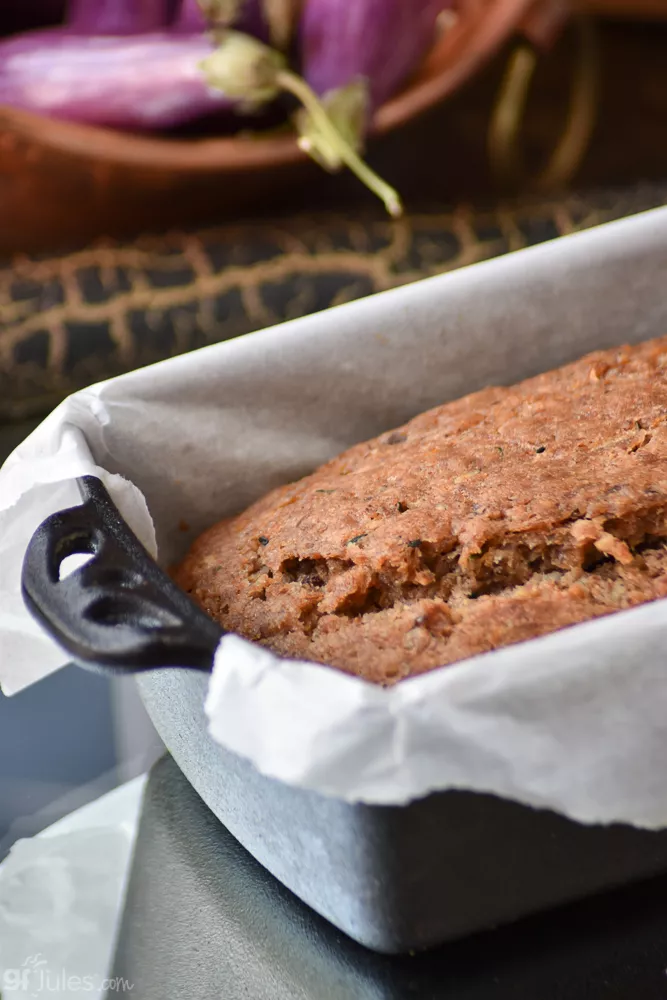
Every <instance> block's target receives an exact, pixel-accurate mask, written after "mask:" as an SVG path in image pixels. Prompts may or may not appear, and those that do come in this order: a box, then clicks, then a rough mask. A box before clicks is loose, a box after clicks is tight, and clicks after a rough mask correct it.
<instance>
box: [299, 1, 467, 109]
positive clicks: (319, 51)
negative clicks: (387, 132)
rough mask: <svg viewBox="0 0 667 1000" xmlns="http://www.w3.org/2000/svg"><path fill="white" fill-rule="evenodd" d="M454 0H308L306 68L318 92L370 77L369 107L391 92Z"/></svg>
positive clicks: (304, 33) (428, 45)
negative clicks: (439, 17) (351, 0)
mask: <svg viewBox="0 0 667 1000" xmlns="http://www.w3.org/2000/svg"><path fill="white" fill-rule="evenodd" d="M451 6H452V2H451V0H353V2H350V0H306V3H305V7H304V10H303V15H302V19H301V52H302V72H303V76H304V78H305V80H306V81H307V82H308V83H309V84H310V86H311V87H312V88H313V90H314V91H315V92H316V93H318V94H320V95H324V94H328V93H329V92H330V91H333V90H337V89H338V88H339V87H345V86H346V85H348V84H350V83H352V82H353V81H355V80H358V79H360V78H363V79H365V80H366V81H367V84H368V92H369V109H370V110H371V111H373V110H375V109H376V108H377V107H379V106H380V105H381V104H384V102H385V101H386V100H388V99H389V98H390V97H392V96H393V95H394V94H395V93H396V92H397V90H398V89H399V88H400V86H401V85H402V84H403V83H404V82H405V80H406V79H407V78H408V77H409V76H410V74H411V73H412V72H413V71H414V70H415V69H416V68H417V66H418V65H419V63H420V62H421V61H422V59H423V58H424V56H425V55H426V53H427V52H428V50H429V49H430V48H431V46H432V45H433V42H434V40H435V37H436V21H437V19H438V15H439V14H440V13H441V12H442V11H443V10H445V9H446V8H448V7H451Z"/></svg>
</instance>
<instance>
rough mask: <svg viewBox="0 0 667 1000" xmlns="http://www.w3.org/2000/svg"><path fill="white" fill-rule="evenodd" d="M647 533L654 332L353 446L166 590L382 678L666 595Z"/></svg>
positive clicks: (653, 464)
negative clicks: (179, 591) (176, 590)
mask: <svg viewBox="0 0 667 1000" xmlns="http://www.w3.org/2000/svg"><path fill="white" fill-rule="evenodd" d="M213 474H214V473H213ZM666 539H667V337H665V338H660V339H658V340H653V341H650V342H647V343H644V344H640V345H639V346H637V347H622V348H615V349H613V350H609V351H604V352H597V353H595V354H591V355H589V356H588V357H585V358H583V359H581V360H579V361H577V362H575V363H574V364H570V365H567V366H565V367H563V368H560V369H557V370H556V371H552V372H548V373H546V374H544V375H539V376H537V378H532V379H529V380H527V381H525V382H522V383H521V384H519V385H516V386H513V387H511V388H491V389H485V390H483V391H482V392H477V393H474V394H473V395H470V396H466V397H465V398H464V399H460V400H457V401H456V402H452V403H446V404H445V405H444V406H439V407H437V408H436V409H434V410H430V411H429V412H427V413H423V414H421V415H420V416H418V417H416V418H415V419H414V420H412V421H410V423H408V424H406V425H405V426H403V427H401V428H399V429H398V430H394V431H391V432H389V433H386V434H382V435H381V436H380V437H379V438H376V439H375V440H373V441H368V442H365V443H364V444H360V445H356V446H355V447H354V448H351V449H350V450H349V451H347V452H345V453H344V454H343V455H340V456H339V457H338V458H336V459H334V460H333V461H332V462H329V463H328V464H327V465H324V466H322V468H320V469H318V470H317V471H316V472H314V473H313V474H312V475H310V476H307V477H306V478H305V479H302V480H301V481H300V482H298V483H293V484H290V485H288V486H283V487H281V488H279V489H277V490H274V491H273V492H271V493H270V494H269V495H268V496H266V497H264V498H263V499H262V500H260V501H258V502H257V503H255V504H254V505H253V506H252V507H250V508H249V510H247V511H246V512H245V513H244V514H241V515H239V516H238V517H235V518H231V519H228V520H226V521H222V522H221V523H220V524H218V525H216V526H215V527H213V528H211V529H210V530H209V531H207V532H205V534H203V535H202V536H201V537H200V538H199V539H198V540H197V541H196V542H195V544H194V545H193V547H192V549H191V551H190V553H189V554H188V556H187V558H186V559H185V561H184V562H183V564H182V565H181V566H180V568H179V569H178V571H177V574H176V579H177V580H178V582H179V583H180V584H181V586H183V587H184V588H185V590H187V591H188V592H190V593H191V594H192V596H193V597H194V598H195V600H197V601H198V603H199V604H200V605H201V606H202V607H203V608H205V609H206V611H208V612H209V613H210V614H211V615H212V616H213V617H214V618H216V619H217V620H218V621H219V622H220V623H221V625H223V626H224V627H225V628H226V629H228V630H231V631H234V632H238V633H240V634H241V635H243V636H246V637H247V638H249V639H254V640H257V641H258V642H261V643H263V644H265V645H266V646H269V647H270V648H271V649H273V650H275V651H276V652H278V653H280V654H283V655H285V656H290V657H299V658H301V659H307V660H315V661H318V662H321V663H328V664H331V665H333V666H336V667H339V668H341V669H342V670H346V671H349V672H350V673H354V674H359V675H360V676H362V677H365V678H367V679H369V680H372V681H377V682H381V683H391V682H394V681H396V680H399V679H401V678H403V677H407V676H410V675H413V674H418V673H421V672H423V671H426V670H431V669H432V668H434V667H438V666H443V665H445V664H449V663H454V662H455V661H457V660H462V659H464V658H465V657H469V656H472V655H474V654H476V653H482V652H485V651H487V650H492V649H497V648H498V647H500V646H506V645H509V644H511V643H515V642H519V641H522V640H524V639H530V638H533V637H536V636H540V635H544V634H545V633H548V632H553V631H555V630H556V629H559V628H563V627H564V626H567V625H572V624H575V623H577V622H581V621H584V620H586V619H591V618H595V617H597V616H599V615H604V614H608V613H609V612H612V611H616V610H619V609H622V608H628V607H631V606H633V605H636V604H640V603H642V602H644V601H650V600H654V599H655V598H658V597H663V596H665V595H666V594H667V552H666V551H665V540H666Z"/></svg>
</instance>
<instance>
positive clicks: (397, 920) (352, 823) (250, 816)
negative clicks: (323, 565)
mask: <svg viewBox="0 0 667 1000" xmlns="http://www.w3.org/2000/svg"><path fill="white" fill-rule="evenodd" d="M79 485H80V489H81V493H82V496H83V501H84V502H83V505H82V506H80V507H75V508H72V509H70V510H66V511H62V512H60V513H58V514H54V515H52V516H51V517H49V518H48V519H47V520H46V521H44V523H43V524H42V525H41V526H40V527H39V528H38V529H37V531H36V532H35V534H34V535H33V538H32V540H31V543H30V545H29V547H28V550H27V552H26V557H25V562H24V567H23V593H24V597H25V600H26V603H27V605H28V607H29V609H30V610H31V611H32V613H33V614H34V615H35V616H36V617H37V618H38V620H39V621H40V622H41V623H42V625H43V626H44V628H45V629H46V630H47V631H48V632H49V633H50V634H51V636H52V637H53V638H54V639H55V640H56V641H57V642H59V643H60V644H61V645H62V646H63V647H64V648H65V650H67V652H68V653H69V655H70V656H71V657H72V659H73V660H74V661H75V662H77V663H79V664H80V665H82V666H85V667H88V668H91V667H92V668H94V669H97V670H103V671H112V672H115V673H137V674H138V675H139V685H140V689H141V693H142V696H143V699H144V701H145V704H146V707H147V709H148V712H149V713H150V716H151V718H152V720H153V722H154V723H155V726H156V728H157V730H158V732H159V733H160V735H161V737H162V738H163V740H164V742H165V744H166V746H167V748H168V749H169V750H170V752H171V754H172V755H173V757H174V759H175V760H176V762H177V763H178V764H179V766H180V767H181V769H182V771H183V772H184V774H185V775H186V777H187V778H188V780H189V781H190V782H191V784H192V785H193V786H194V788H195V789H196V790H197V792H198V793H199V794H200V796H201V797H202V799H203V800H204V802H206V804H207V805H208V806H209V808H210V809H211V810H212V812H213V813H214V814H215V815H216V816H217V817H218V819H220V820H221V822H222V823H223V824H224V825H225V826H226V827H227V828H228V829H229V830H230V831H231V833H232V834H233V835H234V836H235V837H236V838H237V839H238V840H239V841H240V842H241V843H242V844H243V845H244V846H245V847H246V848H247V849H248V850H249V851H250V853H251V854H253V855H254V856H255V858H257V860H258V861H260V862H261V863H262V864H263V865H264V866H265V867H266V868H267V869H268V870H269V871H270V872H272V873H273V875H275V876H276V878H278V879H279V880H280V881H281V882H282V883H284V885H286V886H287V887H288V888H289V889H291V890H292V891H293V892H294V893H295V894H296V895H297V896H299V897H300V898H301V899H302V900H304V902H306V903H308V904H309V905H310V906H311V907H312V908H313V909H314V910H316V911H317V912H318V913H320V914H322V916H324V917H326V918H327V919H328V920H330V921H331V923H332V924H334V925H335V926H336V927H338V928H340V930H342V931H344V932H345V933H346V934H348V935H349V936H350V937H351V938H353V939H354V940H356V941H358V942H360V943H361V944H364V945H366V946H368V947H369V948H372V949H374V950H376V951H379V952H385V953H401V952H405V951H409V950H412V949H415V950H417V949H425V948H429V947H433V946H435V945H437V944H441V943H443V942H445V941H448V940H451V939H454V938H457V937H461V936H463V935H465V934H468V933H471V932H473V931H478V930H482V929H485V928H489V927H492V926H494V925H496V924H501V923H507V922H510V921H513V920H516V919H517V918H519V917H522V916H525V915H527V914H529V913H533V912H536V911H539V910H545V909H548V908H550V907H553V906H555V905H557V904H559V903H562V902H565V901H566V900H572V899H575V898H578V897H583V896H586V895H590V894H592V893H596V892H599V891H601V890H604V889H606V888H610V887H612V886H617V885H620V884H622V883H625V882H630V881H633V880H636V879H641V878H646V877H649V876H651V875H654V874H656V873H657V872H660V871H663V870H665V869H667V832H657V833H656V832H648V831H639V830H635V829H633V828H631V827H627V826H622V825H614V826H606V827H602V826H597V827H587V826H583V825H580V824H578V823H574V822H572V821H570V820H568V819H565V818H564V817H562V816H559V815H557V814H556V813H553V812H550V811H546V810H535V809H531V808H528V807H526V806H523V805H519V804H517V803H513V802H507V801H503V800H501V799H499V798H496V797H494V796H491V795H480V794H477V793H468V792H458V791H449V792H439V793H435V794H432V795H429V796H428V797H426V798H424V799H421V800H419V801H416V802H413V803H411V804H409V805H407V806H403V807H396V806H368V805H351V804H348V803H346V802H343V801H342V800H337V799H334V798H327V797H324V796H321V795H318V794H316V793H314V792H309V791H303V790H301V789H298V788H294V787H291V786H289V785H286V784H283V783H281V782H278V781H275V780H273V779H270V778H267V777H265V776H263V775H262V774H260V773H259V772H258V771H257V770H256V769H255V768H254V767H253V766H252V765H251V764H250V763H249V762H248V761H246V760H244V759H242V758H240V757H238V756H236V755H234V754H231V753H229V752H228V751H226V750H224V749H223V748H222V747H221V746H219V745H218V744H217V743H215V742H214V741H213V740H212V739H211V737H210V736H209V735H208V732H207V726H206V718H205V715H204V709H203V705H204V698H205V694H206V688H207V683H208V676H207V674H208V672H209V671H210V669H211V665H212V660H213V653H214V650H215V648H216V646H217V643H218V641H219V639H220V636H221V634H222V632H221V630H220V628H219V627H218V626H217V625H216V624H215V623H214V622H213V621H212V620H211V619H209V618H208V616H207V615H205V614H204V613H203V612H202V611H201V610H200V609H199V608H198V607H196V606H195V605H194V604H193V603H192V601H191V600H190V598H189V597H188V596H187V595H186V594H185V593H184V592H182V591H181V590H180V589H179V588H178V587H176V585H175V584H174V583H173V582H172V581H171V580H170V579H169V578H168V577H167V575H166V574H165V573H164V572H163V571H162V570H161V569H160V568H159V567H158V565H157V564H156V563H155V562H154V561H153V559H151V557H150V556H149V555H148V553H147V552H146V551H145V550H144V549H143V547H142V546H141V544H140V543H139V541H138V540H137V538H136V537H135V536H134V535H133V534H132V532H131V531H130V529H129V528H128V527H127V525H126V524H125V522H124V521H123V519H122V517H121V516H120V514H119V512H118V510H117V509H116V508H115V506H114V505H113V503H112V501H111V499H110V497H109V495H108V493H107V492H106V490H105V489H104V487H103V485H102V483H101V482H100V481H99V480H98V479H96V478H94V477H85V478H82V479H81V480H80V481H79ZM74 553H89V554H90V555H92V559H91V560H90V561H89V562H87V563H86V565H84V566H82V567H81V568H79V569H78V570H76V571H75V572H74V573H72V574H70V575H69V576H64V579H63V580H60V579H59V568H60V565H61V563H62V561H63V560H64V559H65V558H66V557H67V556H69V555H71V554H74ZM156 668H157V669H156ZM160 668H161V669H160ZM167 668H170V669H167ZM174 905H178V903H177V901H176V900H175V901H174Z"/></svg>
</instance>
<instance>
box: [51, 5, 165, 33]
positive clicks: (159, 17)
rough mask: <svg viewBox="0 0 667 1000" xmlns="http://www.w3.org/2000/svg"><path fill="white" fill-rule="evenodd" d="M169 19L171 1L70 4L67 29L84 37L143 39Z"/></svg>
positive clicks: (163, 25)
mask: <svg viewBox="0 0 667 1000" xmlns="http://www.w3.org/2000/svg"><path fill="white" fill-rule="evenodd" d="M168 19H169V5H168V0H70V6H69V10H68V14H67V25H68V27H69V28H70V29H71V30H72V31H77V32H79V33H80V34H82V35H140V34H144V33H145V32H148V31H159V29H160V28H164V27H166V25H167V21H168Z"/></svg>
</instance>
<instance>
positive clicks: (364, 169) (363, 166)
mask: <svg viewBox="0 0 667 1000" xmlns="http://www.w3.org/2000/svg"><path fill="white" fill-rule="evenodd" d="M276 83H277V84H278V86H280V87H282V89H283V90H287V91H289V93H290V94H293V95H294V96H295V97H296V98H297V100H299V101H301V103H302V104H303V106H304V107H305V109H306V110H307V111H308V112H309V114H310V115H311V117H312V118H313V121H314V122H315V123H316V124H317V125H318V127H319V128H320V130H321V131H322V132H323V133H324V134H325V135H326V136H327V138H328V140H329V142H330V143H331V145H332V146H333V147H334V149H335V150H336V151H337V152H338V155H339V156H340V158H341V160H342V161H343V163H344V164H345V165H346V166H347V167H349V169H350V170H351V171H352V173H354V174H356V176H357V177H358V178H359V180H360V181H361V182H362V183H363V184H365V185H366V187H367V188H369V190H371V191H372V192H373V194H376V195H377V196H378V198H379V199H380V201H382V202H384V205H385V208H386V209H387V211H388V212H389V214H390V215H391V216H392V217H393V218H394V219H397V218H398V217H399V216H401V215H402V214H403V205H402V203H401V199H400V196H399V194H398V191H396V190H394V188H393V187H391V185H390V184H387V182H386V181H383V180H382V178H381V177H379V176H378V175H377V174H376V173H375V171H374V170H371V168H370V167H369V166H368V164H367V163H364V161H363V160H362V158H361V157H360V156H359V154H358V153H357V151H356V150H355V149H353V147H352V146H351V145H350V144H349V142H347V140H346V139H345V138H344V136H342V135H341V134H340V132H339V131H338V129H337V128H336V126H335V125H334V124H333V123H332V121H331V119H330V118H329V115H328V114H327V112H326V108H325V107H324V105H323V104H322V102H321V100H320V99H319V97H318V96H317V94H316V93H315V92H314V91H313V90H312V89H311V88H310V87H309V86H308V84H307V83H306V81H305V80H304V79H302V78H301V77H300V76H297V75H296V73H292V72H290V71H289V70H281V71H280V72H279V73H278V75H277V77H276ZM302 148H305V146H302ZM306 151H307V149H306Z"/></svg>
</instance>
